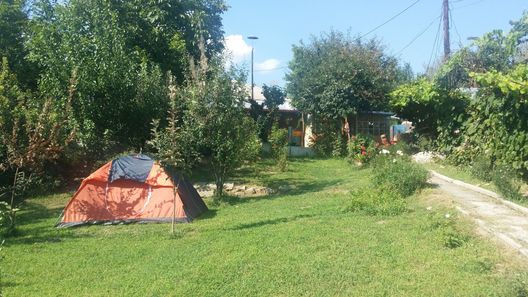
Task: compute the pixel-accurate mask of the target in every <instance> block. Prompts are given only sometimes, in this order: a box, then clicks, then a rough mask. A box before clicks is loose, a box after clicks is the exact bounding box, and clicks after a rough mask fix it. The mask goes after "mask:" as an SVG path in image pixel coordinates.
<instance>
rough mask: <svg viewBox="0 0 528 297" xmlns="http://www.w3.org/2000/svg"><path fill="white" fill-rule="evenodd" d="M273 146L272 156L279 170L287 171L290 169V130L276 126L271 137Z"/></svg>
mask: <svg viewBox="0 0 528 297" xmlns="http://www.w3.org/2000/svg"><path fill="white" fill-rule="evenodd" d="M269 141H270V144H271V155H272V156H273V158H274V159H275V162H276V164H277V168H278V169H279V170H280V171H285V170H286V168H287V167H288V130H286V129H280V128H279V127H278V126H277V125H274V126H273V128H272V129H271V135H270V137H269Z"/></svg>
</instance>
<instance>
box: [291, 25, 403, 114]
mask: <svg viewBox="0 0 528 297" xmlns="http://www.w3.org/2000/svg"><path fill="white" fill-rule="evenodd" d="M289 67H290V70H291V72H290V73H289V74H287V75H286V80H287V82H288V85H287V91H288V94H290V95H291V97H292V100H293V104H294V105H295V106H296V107H297V108H299V109H300V110H303V111H306V112H308V113H311V114H316V115H318V116H320V117H322V118H328V119H339V118H342V117H344V116H347V115H349V114H352V113H356V112H358V111H371V110H377V109H384V108H385V107H386V105H387V101H388V96H387V95H388V93H389V92H390V91H391V90H392V89H393V87H394V86H395V85H396V84H397V83H398V81H399V79H400V78H403V77H404V76H405V75H403V72H404V71H403V70H401V69H400V68H399V66H398V63H397V61H396V59H395V58H393V57H391V56H388V55H386V54H385V53H384V52H383V47H382V46H381V45H380V44H379V43H378V42H377V41H375V40H370V41H367V42H363V41H362V40H359V39H353V38H351V37H350V36H345V35H344V34H343V33H340V32H336V31H331V32H330V33H327V34H323V35H321V36H320V37H313V38H312V40H311V42H310V43H309V44H304V43H302V42H301V43H300V44H299V45H295V46H293V59H292V61H291V62H290V64H289Z"/></svg>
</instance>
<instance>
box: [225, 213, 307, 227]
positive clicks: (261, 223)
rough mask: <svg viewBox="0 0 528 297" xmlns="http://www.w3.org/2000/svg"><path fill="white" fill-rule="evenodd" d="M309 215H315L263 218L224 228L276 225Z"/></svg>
mask: <svg viewBox="0 0 528 297" xmlns="http://www.w3.org/2000/svg"><path fill="white" fill-rule="evenodd" d="M311 217H315V215H298V216H293V217H286V218H277V219H272V220H263V221H258V222H254V223H249V224H240V225H237V226H235V227H231V228H227V229H225V230H244V229H251V228H258V227H262V226H267V225H277V224H282V223H288V222H292V221H296V220H299V219H305V218H311Z"/></svg>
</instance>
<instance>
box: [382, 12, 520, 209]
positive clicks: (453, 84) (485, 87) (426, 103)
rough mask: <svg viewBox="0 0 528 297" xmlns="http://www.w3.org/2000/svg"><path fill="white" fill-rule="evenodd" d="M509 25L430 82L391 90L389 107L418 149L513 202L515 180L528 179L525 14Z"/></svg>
mask: <svg viewBox="0 0 528 297" xmlns="http://www.w3.org/2000/svg"><path fill="white" fill-rule="evenodd" d="M511 24H512V28H511V30H510V31H509V32H503V31H501V30H495V31H493V32H490V33H488V34H485V35H484V36H482V37H481V38H478V39H477V40H476V41H475V42H474V43H473V44H472V45H471V46H469V47H467V48H463V49H461V50H460V51H458V52H457V53H455V54H454V55H453V56H452V57H451V58H450V59H449V60H448V61H446V62H445V63H444V64H442V65H441V66H440V68H439V69H438V70H437V71H436V73H435V74H434V75H433V76H432V77H429V78H426V77H424V78H420V79H418V80H416V81H414V82H412V83H409V84H405V85H402V86H400V87H398V89H397V90H395V91H394V92H392V93H391V96H392V101H391V104H392V107H393V108H394V109H395V110H396V111H398V114H399V115H401V116H403V117H405V118H408V119H410V120H412V121H413V122H414V123H415V125H416V130H417V132H418V134H419V136H420V138H419V139H420V141H421V142H422V145H418V146H421V147H422V149H427V150H436V151H439V152H440V153H442V154H445V155H447V159H448V160H449V161H450V162H453V163H454V164H456V165H463V166H468V167H470V168H473V169H472V172H473V173H475V174H476V175H477V176H478V177H480V178H482V179H483V180H489V181H494V183H495V184H496V185H497V187H498V188H499V190H500V192H501V193H502V194H503V195H504V196H505V197H509V199H520V195H519V194H518V190H517V189H518V185H517V181H516V180H517V179H518V178H524V179H526V178H527V174H528V145H527V144H528V117H527V115H528V99H527V98H528V97H527V96H528V67H527V66H526V63H525V62H526V57H527V56H526V40H527V37H528V12H525V13H524V14H523V16H522V18H521V19H520V20H519V21H516V22H512V23H511ZM426 143H427V145H425V144H426ZM516 193H517V194H516Z"/></svg>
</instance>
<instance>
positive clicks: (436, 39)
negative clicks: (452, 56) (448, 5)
mask: <svg viewBox="0 0 528 297" xmlns="http://www.w3.org/2000/svg"><path fill="white" fill-rule="evenodd" d="M441 25H442V20H440V21H439V22H438V29H437V30H436V37H435V40H434V43H433V49H432V50H431V56H429V62H428V63H427V68H426V69H427V71H429V68H430V66H431V60H432V59H433V54H434V53H435V49H436V44H437V43H438V39H439V38H438V37H439V36H440V28H441V27H442V26H441Z"/></svg>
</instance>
